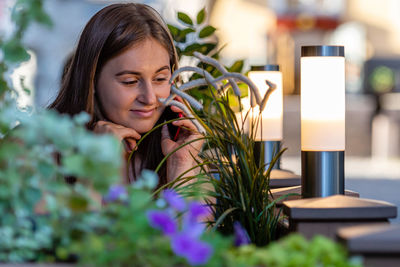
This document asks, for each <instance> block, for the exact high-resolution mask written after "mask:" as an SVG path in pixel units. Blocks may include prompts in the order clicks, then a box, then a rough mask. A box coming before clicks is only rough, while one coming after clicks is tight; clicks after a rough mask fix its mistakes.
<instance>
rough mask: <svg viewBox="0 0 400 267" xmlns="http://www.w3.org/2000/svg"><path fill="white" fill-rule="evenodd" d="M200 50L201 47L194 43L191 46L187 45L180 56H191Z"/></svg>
mask: <svg viewBox="0 0 400 267" xmlns="http://www.w3.org/2000/svg"><path fill="white" fill-rule="evenodd" d="M200 49H201V45H200V44H198V43H194V44H191V45H188V46H187V47H186V48H185V50H183V52H182V54H183V55H185V56H191V55H193V52H195V51H199V50H200Z"/></svg>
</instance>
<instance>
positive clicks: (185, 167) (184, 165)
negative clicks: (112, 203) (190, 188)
mask: <svg viewBox="0 0 400 267" xmlns="http://www.w3.org/2000/svg"><path fill="white" fill-rule="evenodd" d="M194 166H196V162H194V161H193V160H192V159H190V160H187V161H184V162H182V161H176V160H175V161H174V160H167V179H168V181H173V180H175V179H176V178H178V177H179V176H180V175H182V174H183V173H185V172H186V173H185V174H184V176H183V177H189V176H193V175H196V174H197V173H198V171H196V169H193V170H190V169H192V168H193V167H194ZM189 170H190V171H189Z"/></svg>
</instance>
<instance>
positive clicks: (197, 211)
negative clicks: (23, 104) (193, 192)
mask: <svg viewBox="0 0 400 267" xmlns="http://www.w3.org/2000/svg"><path fill="white" fill-rule="evenodd" d="M209 213H210V209H209V208H208V206H207V205H204V204H201V203H199V202H192V203H190V204H189V211H188V215H189V217H190V219H191V220H193V221H197V220H198V219H199V218H201V217H204V216H206V215H208V214H209Z"/></svg>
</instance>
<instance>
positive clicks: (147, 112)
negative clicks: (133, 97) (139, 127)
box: [130, 108, 156, 118]
mask: <svg viewBox="0 0 400 267" xmlns="http://www.w3.org/2000/svg"><path fill="white" fill-rule="evenodd" d="M130 111H131V112H133V113H134V114H135V115H136V116H138V117H143V118H148V117H151V116H152V115H153V114H154V112H155V111H156V108H152V109H131V110H130Z"/></svg>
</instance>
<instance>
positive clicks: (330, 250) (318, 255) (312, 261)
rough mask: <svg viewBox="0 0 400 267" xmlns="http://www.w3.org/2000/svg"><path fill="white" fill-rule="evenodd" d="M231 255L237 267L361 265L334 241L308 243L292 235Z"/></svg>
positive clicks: (343, 266) (319, 239)
mask: <svg viewBox="0 0 400 267" xmlns="http://www.w3.org/2000/svg"><path fill="white" fill-rule="evenodd" d="M230 256H231V257H230V260H232V261H233V262H235V264H236V266H268V267H291V266H296V267H297V266H298V267H308V266H341V267H361V266H362V261H361V259H360V258H356V257H353V258H350V259H349V258H348V255H347V252H346V251H345V249H344V248H343V247H341V246H340V245H339V244H336V243H335V242H333V241H332V240H330V239H328V238H326V237H323V236H316V237H314V238H313V239H312V240H310V241H308V240H306V239H305V238H304V237H303V236H301V235H299V234H290V235H289V236H286V237H284V238H282V239H280V240H279V241H277V242H273V243H271V244H270V245H269V246H266V247H263V248H259V247H256V246H254V245H248V246H242V247H239V248H238V249H237V250H232V251H231V253H230Z"/></svg>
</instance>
